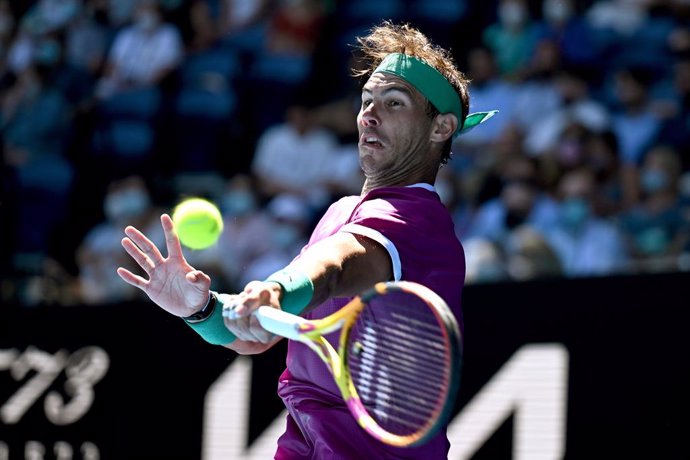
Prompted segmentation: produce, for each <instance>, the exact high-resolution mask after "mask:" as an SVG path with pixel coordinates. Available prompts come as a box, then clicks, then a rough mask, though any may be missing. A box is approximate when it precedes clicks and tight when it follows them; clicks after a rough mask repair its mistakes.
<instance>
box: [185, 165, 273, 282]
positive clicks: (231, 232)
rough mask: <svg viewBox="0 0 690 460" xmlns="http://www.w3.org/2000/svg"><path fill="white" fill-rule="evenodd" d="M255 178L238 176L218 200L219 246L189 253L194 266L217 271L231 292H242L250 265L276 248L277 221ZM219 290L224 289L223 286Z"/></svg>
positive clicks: (226, 187) (229, 183) (230, 181)
mask: <svg viewBox="0 0 690 460" xmlns="http://www.w3.org/2000/svg"><path fill="white" fill-rule="evenodd" d="M255 190H256V186H255V183H254V180H253V178H252V177H251V176H249V175H245V174H237V175H235V176H233V177H232V178H231V179H230V180H229V181H228V182H227V184H226V186H225V189H224V190H223V192H222V194H221V195H220V197H219V198H218V200H217V201H218V206H219V208H220V211H221V214H222V215H223V223H224V224H223V233H222V234H221V235H220V238H219V239H218V243H217V244H216V245H214V246H212V247H210V248H208V249H205V250H203V251H189V254H188V255H189V259H188V260H189V261H190V263H196V264H199V265H201V264H202V263H203V265H204V266H205V267H206V266H208V267H209V268H210V270H211V271H212V272H214V271H215V272H217V273H218V274H219V275H220V276H218V277H217V278H218V280H222V281H220V282H222V283H223V284H224V285H225V287H226V288H227V289H231V290H232V289H239V288H240V287H241V286H243V284H242V283H241V282H240V279H241V278H242V277H243V273H244V272H245V271H246V270H248V269H249V267H250V265H251V264H252V263H253V262H254V261H256V260H258V259H260V258H261V257H263V256H264V255H266V254H267V253H268V252H269V251H270V250H271V249H272V248H273V246H272V244H271V237H272V230H273V225H274V222H273V220H272V218H271V217H270V216H269V215H268V214H267V213H266V212H264V210H263V209H261V208H260V202H259V196H257V193H256V191H255ZM219 288H221V287H220V286H219Z"/></svg>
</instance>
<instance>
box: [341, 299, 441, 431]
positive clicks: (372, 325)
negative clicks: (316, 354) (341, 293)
mask: <svg viewBox="0 0 690 460" xmlns="http://www.w3.org/2000/svg"><path fill="white" fill-rule="evenodd" d="M396 294H398V295H396V296H395V301H394V302H393V301H392V299H391V297H390V295H389V294H387V295H386V296H384V297H386V298H387V299H386V301H385V303H384V302H383V301H381V302H376V301H375V300H376V299H374V301H372V302H370V303H369V304H368V305H367V307H366V308H365V309H364V310H363V311H362V312H361V313H360V315H359V317H358V319H357V322H356V324H355V325H354V326H353V328H352V331H351V332H350V339H349V343H350V346H349V352H348V368H349V370H350V377H351V378H352V381H353V384H354V386H355V389H356V390H357V393H358V395H359V397H360V398H361V400H362V403H363V404H364V406H365V408H366V409H367V411H368V412H369V414H370V415H371V416H372V418H374V420H375V421H376V423H377V424H379V426H381V427H382V428H383V429H384V430H386V431H388V432H390V433H394V434H398V435H403V436H404V435H411V434H414V433H416V432H418V431H419V430H421V429H424V427H425V426H426V425H427V424H428V423H430V421H431V420H432V419H433V418H434V417H435V416H436V415H438V412H439V411H440V410H441V406H442V401H443V399H444V397H445V394H446V392H447V389H448V380H449V366H448V364H447V363H448V360H449V356H448V352H447V349H448V346H447V343H446V337H447V336H446V334H445V331H444V330H443V328H444V326H443V325H442V324H440V323H439V321H438V320H437V318H436V316H435V315H434V313H433V311H432V310H431V308H430V307H429V306H428V305H427V304H426V303H425V302H423V301H422V300H420V299H419V298H418V297H416V296H414V295H412V294H404V295H403V294H400V293H396Z"/></svg>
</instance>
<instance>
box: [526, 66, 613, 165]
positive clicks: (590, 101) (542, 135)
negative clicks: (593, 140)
mask: <svg viewBox="0 0 690 460" xmlns="http://www.w3.org/2000/svg"><path fill="white" fill-rule="evenodd" d="M589 76H590V75H589V74H587V73H585V72H582V71H579V70H575V69H562V70H559V71H557V73H556V74H555V75H554V88H555V89H556V91H557V93H556V95H557V97H558V99H559V101H558V106H557V107H556V108H554V110H553V112H550V113H549V114H548V116H547V117H543V119H542V120H541V121H540V122H539V123H531V124H529V125H528V126H527V128H526V129H527V135H526V138H525V149H526V150H527V152H529V154H530V155H535V156H540V155H543V154H545V153H547V152H549V151H554V150H556V149H558V148H559V146H558V145H557V144H558V142H559V138H560V137H561V136H562V135H563V131H564V130H565V129H566V126H568V125H569V124H571V123H573V122H575V123H578V124H580V125H582V126H583V127H586V128H587V129H588V130H591V131H597V132H599V131H602V130H605V129H608V128H609V127H610V124H611V114H610V113H609V110H608V108H607V107H606V105H604V104H603V103H601V102H600V101H598V100H596V99H595V98H594V97H593V96H592V94H591V90H590V86H589V81H591V78H588V77H589Z"/></svg>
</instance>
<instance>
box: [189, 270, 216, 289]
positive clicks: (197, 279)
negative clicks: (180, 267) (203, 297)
mask: <svg viewBox="0 0 690 460" xmlns="http://www.w3.org/2000/svg"><path fill="white" fill-rule="evenodd" d="M185 278H186V279H187V281H189V282H190V283H192V284H197V283H202V284H206V285H210V284H211V277H210V276H208V275H207V274H206V273H204V272H202V271H201V270H192V271H191V272H189V273H187V274H186V275H185Z"/></svg>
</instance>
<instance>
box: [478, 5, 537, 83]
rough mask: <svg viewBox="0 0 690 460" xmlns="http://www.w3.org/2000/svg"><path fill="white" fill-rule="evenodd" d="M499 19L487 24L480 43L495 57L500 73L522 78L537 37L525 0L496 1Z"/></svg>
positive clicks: (508, 76) (509, 76) (504, 75)
mask: <svg viewBox="0 0 690 460" xmlns="http://www.w3.org/2000/svg"><path fill="white" fill-rule="evenodd" d="M497 14H498V20H497V21H496V22H494V23H493V24H491V25H489V26H488V27H487V28H486V29H485V31H484V33H483V36H482V41H483V43H484V44H485V45H486V46H488V47H489V48H490V49H491V51H492V52H493V53H494V56H496V62H497V63H498V69H499V72H500V74H501V76H503V77H505V78H508V79H521V75H522V72H523V70H524V69H525V68H526V67H527V64H528V62H529V59H530V56H531V55H532V53H533V51H534V47H535V46H536V40H537V29H536V25H535V23H534V22H533V20H532V18H531V16H530V12H529V9H528V5H527V2H526V0H499V2H498V11H497Z"/></svg>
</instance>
